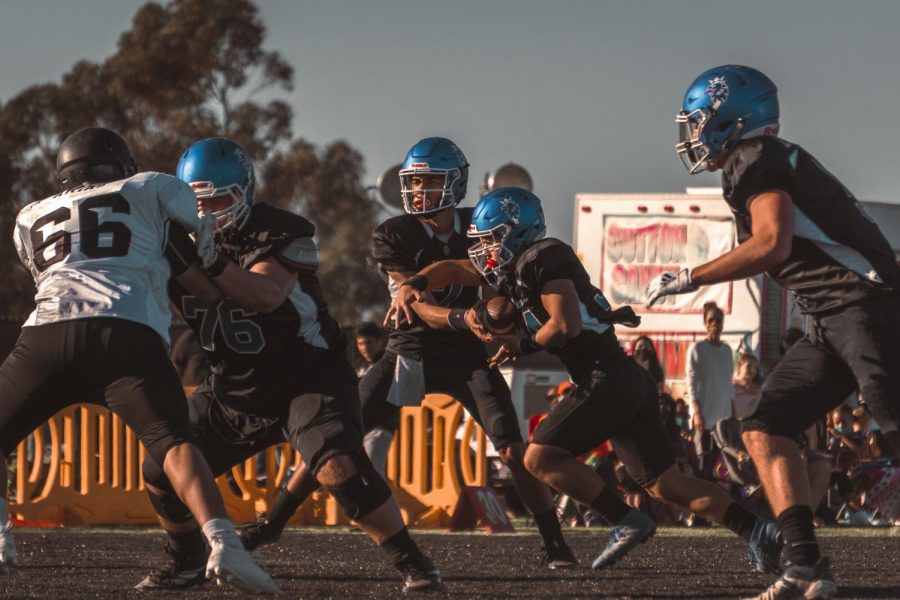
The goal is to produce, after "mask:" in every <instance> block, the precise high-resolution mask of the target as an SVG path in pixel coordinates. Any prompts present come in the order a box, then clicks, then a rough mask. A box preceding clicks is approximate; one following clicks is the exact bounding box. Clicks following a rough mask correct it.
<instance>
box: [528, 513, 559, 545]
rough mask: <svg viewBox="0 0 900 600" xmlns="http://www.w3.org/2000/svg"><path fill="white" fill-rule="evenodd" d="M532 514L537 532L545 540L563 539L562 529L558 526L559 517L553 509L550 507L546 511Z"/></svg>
mask: <svg viewBox="0 0 900 600" xmlns="http://www.w3.org/2000/svg"><path fill="white" fill-rule="evenodd" d="M533 516H534V522H535V524H536V525H537V528H538V532H540V534H541V537H542V538H543V539H544V541H545V542H555V541H561V540H562V539H563V534H562V529H560V526H559V517H557V516H556V510H555V509H552V508H551V509H550V510H548V511H546V512H542V513H539V514H536V515H533Z"/></svg>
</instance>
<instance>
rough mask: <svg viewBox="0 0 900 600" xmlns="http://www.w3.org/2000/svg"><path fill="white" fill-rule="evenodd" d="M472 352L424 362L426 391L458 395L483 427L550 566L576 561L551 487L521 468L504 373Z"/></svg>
mask: <svg viewBox="0 0 900 600" xmlns="http://www.w3.org/2000/svg"><path fill="white" fill-rule="evenodd" d="M480 358H481V357H476V361H474V362H473V361H472V358H471V357H466V358H462V359H460V360H456V361H448V362H446V363H441V364H435V365H431V364H426V369H425V382H426V386H427V388H428V390H429V391H441V392H445V393H447V394H449V395H450V396H452V397H454V398H456V399H457V400H459V401H460V402H461V403H462V405H463V406H464V407H465V408H466V410H468V411H469V413H470V414H471V415H472V417H473V418H474V419H475V420H476V421H477V422H478V424H479V425H480V426H481V427H482V429H484V432H485V434H486V435H487V436H488V438H489V439H490V440H491V443H492V444H493V445H494V447H495V448H496V449H497V453H498V454H499V455H500V460H502V461H503V464H505V465H506V466H507V468H509V471H510V473H511V474H512V478H513V484H514V485H515V486H516V490H517V491H518V492H519V497H520V498H521V499H522V502H523V503H524V504H525V508H527V509H528V512H529V513H531V515H532V517H534V520H535V524H536V525H537V527H538V531H539V533H540V535H541V539H542V540H543V548H542V551H543V560H544V562H545V563H546V564H547V566H548V567H549V568H551V569H565V568H570V567H574V566H575V565H577V564H578V560H577V559H576V558H575V554H574V552H572V550H571V548H569V546H568V544H566V541H565V538H564V537H563V534H562V529H561V528H560V524H559V516H558V515H557V514H556V507H555V506H554V504H553V498H552V496H551V495H550V488H548V487H547V484H545V483H544V482H542V481H539V480H538V479H537V478H536V477H535V476H534V475H532V474H531V473H530V472H529V471H528V469H526V468H525V443H524V441H523V440H522V433H521V430H520V429H519V420H518V417H517V416H516V409H515V406H514V405H513V402H512V395H511V393H510V391H509V386H507V384H506V381H505V380H504V379H503V375H501V374H500V371H499V370H497V369H490V370H489V369H487V368H485V367H484V366H483V365H485V364H486V361H481V360H479V359H480Z"/></svg>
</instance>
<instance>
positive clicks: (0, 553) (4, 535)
mask: <svg viewBox="0 0 900 600" xmlns="http://www.w3.org/2000/svg"><path fill="white" fill-rule="evenodd" d="M12 530H13V526H12V523H11V522H9V521H7V522H6V524H5V525H0V570H6V569H7V568H9V567H11V566H13V565H15V564H16V562H17V561H18V554H16V542H15V540H13V533H12Z"/></svg>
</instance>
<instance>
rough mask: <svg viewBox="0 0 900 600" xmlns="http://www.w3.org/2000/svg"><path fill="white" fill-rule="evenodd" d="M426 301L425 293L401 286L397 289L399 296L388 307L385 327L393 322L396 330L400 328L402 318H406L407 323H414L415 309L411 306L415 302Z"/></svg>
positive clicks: (407, 286)
mask: <svg viewBox="0 0 900 600" xmlns="http://www.w3.org/2000/svg"><path fill="white" fill-rule="evenodd" d="M424 301H425V292H420V291H419V290H417V289H415V288H413V287H412V286H409V285H401V286H400V287H399V288H398V289H397V295H396V296H394V298H393V299H392V300H391V305H390V306H389V307H388V310H387V314H385V315H384V323H383V325H384V326H385V327H387V326H388V324H389V323H390V322H391V321H392V320H393V322H394V328H395V329H396V328H399V327H400V319H401V318H402V317H406V322H407V323H412V322H413V309H412V308H411V305H412V303H413V302H424Z"/></svg>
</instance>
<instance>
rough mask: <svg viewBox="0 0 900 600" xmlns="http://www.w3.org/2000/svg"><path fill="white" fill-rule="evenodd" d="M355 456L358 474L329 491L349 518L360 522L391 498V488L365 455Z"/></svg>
mask: <svg viewBox="0 0 900 600" xmlns="http://www.w3.org/2000/svg"><path fill="white" fill-rule="evenodd" d="M359 454H360V455H361V456H360V455H354V456H352V457H351V458H352V459H353V464H354V465H356V469H357V470H356V473H354V474H353V475H352V476H351V477H349V478H348V479H346V480H344V481H342V482H341V483H339V484H338V485H332V486H329V487H328V491H329V492H331V495H332V496H334V499H335V500H337V503H338V504H340V505H341V508H342V509H344V514H346V515H347V517H348V518H350V519H353V520H354V521H358V520H360V519H363V518H365V517H366V516H368V515H370V514H372V513H373V512H375V510H376V509H378V508H380V507H381V505H382V504H384V503H385V502H387V500H388V499H390V497H391V488H390V487H388V484H387V482H386V481H385V480H384V478H383V477H382V476H381V475H380V474H379V473H378V472H377V471H376V470H375V467H373V466H372V462H371V461H370V460H369V457H368V456H366V455H365V454H363V453H359Z"/></svg>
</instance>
